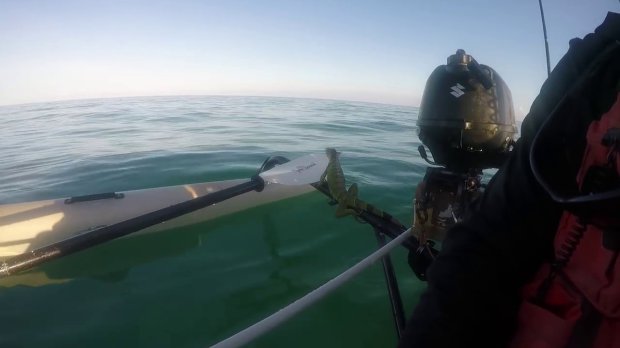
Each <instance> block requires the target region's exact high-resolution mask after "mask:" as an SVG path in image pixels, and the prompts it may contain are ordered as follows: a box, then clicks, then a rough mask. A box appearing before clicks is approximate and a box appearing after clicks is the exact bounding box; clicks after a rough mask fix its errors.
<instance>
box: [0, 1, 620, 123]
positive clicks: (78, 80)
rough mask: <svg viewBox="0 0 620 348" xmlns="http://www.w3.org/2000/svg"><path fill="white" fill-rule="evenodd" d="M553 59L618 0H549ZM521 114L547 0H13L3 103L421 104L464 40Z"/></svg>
mask: <svg viewBox="0 0 620 348" xmlns="http://www.w3.org/2000/svg"><path fill="white" fill-rule="evenodd" d="M543 5H544V9H545V16H546V20H547V30H548V36H549V45H550V53H551V63H552V66H553V65H554V64H555V63H557V61H558V60H559V59H560V58H561V57H562V55H563V54H564V53H565V52H566V50H567V48H568V41H569V40H570V39H571V38H574V37H583V36H584V35H586V34H587V33H589V32H592V31H593V30H594V28H596V26H598V25H599V24H600V23H601V22H602V21H603V19H604V18H605V15H606V13H607V12H608V11H615V12H620V2H619V1H618V0H579V1H578V0H544V1H543ZM459 48H462V49H465V50H466V51H467V52H468V53H470V54H471V55H473V56H474V57H475V58H476V60H478V62H480V63H482V64H487V65H489V66H491V67H493V68H494V69H495V70H496V71H498V72H499V74H500V75H501V76H502V77H503V79H504V80H505V81H506V83H507V84H508V86H509V87H510V89H511V90H512V94H513V99H514V102H515V109H516V113H517V117H519V118H522V117H523V115H524V114H525V113H527V111H528V110H529V107H530V105H531V103H532V101H533V99H534V98H535V97H536V95H537V94H538V91H539V89H540V86H541V84H542V82H543V81H544V80H545V78H546V62H545V52H544V40H543V35H542V25H541V20H540V11H539V7H538V1H537V0H518V1H514V0H512V1H508V0H467V1H463V0H458V1H457V0H442V1H436V0H424V1H420V0H406V1H400V0H378V1H365V0H357V1H346V0H341V1H328V0H306V1H297V0H247V1H242V0H220V1H209V0H203V1H182V0H177V1H160V0H149V1H142V0H136V1H113V0H110V1H89V0H83V1H68V0H57V1H32V0H20V1H16V0H0V105H10V104H20V103H30V102H44V101H54V100H66V99H83V98H105V97H123V96H148V95H257V96H282V97H304V98H327V99H344V100H356V101H368V102H377V103H387V104H398V105H412V106H418V105H419V103H420V99H421V96H422V93H423V90H424V85H425V83H426V79H427V77H428V75H429V74H430V73H431V72H432V71H433V69H434V68H435V67H436V66H438V65H440V64H445V62H446V58H447V57H448V56H449V55H451V54H453V53H454V52H455V51H456V50H457V49H459Z"/></svg>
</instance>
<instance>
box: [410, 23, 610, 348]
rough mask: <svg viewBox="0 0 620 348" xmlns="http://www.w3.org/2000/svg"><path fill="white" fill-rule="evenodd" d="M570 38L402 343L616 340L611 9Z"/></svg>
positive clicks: (437, 264) (435, 267)
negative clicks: (586, 30)
mask: <svg viewBox="0 0 620 348" xmlns="http://www.w3.org/2000/svg"><path fill="white" fill-rule="evenodd" d="M569 46H570V47H569V50H568V52H567V53H566V54H565V55H564V57H563V58H562V59H561V60H560V61H559V62H558V64H557V66H556V67H555V69H554V70H553V72H552V73H551V75H550V76H549V78H548V79H547V80H546V81H545V83H544V84H543V86H542V88H541V91H540V94H539V95H538V97H537V98H536V99H535V101H534V103H533V105H532V107H531V110H530V112H529V114H528V115H527V116H526V118H525V119H524V121H523V123H522V127H521V138H520V139H519V140H518V141H517V143H516V145H515V147H514V149H513V151H512V152H511V154H510V156H509V157H508V159H507V160H506V162H505V163H504V164H503V165H502V167H501V168H500V169H499V171H498V172H497V173H496V175H495V176H494V177H493V179H492V180H491V182H490V183H489V185H488V187H487V188H486V190H485V193H484V195H483V196H482V197H481V199H480V200H479V201H478V203H477V205H476V207H475V208H474V210H475V211H474V213H473V214H472V215H470V216H469V217H468V218H467V219H465V220H464V221H463V222H461V223H459V224H456V225H454V226H453V227H452V228H451V229H450V230H449V231H448V232H447V235H446V239H445V240H444V241H443V246H442V250H441V252H440V254H439V256H438V257H437V258H436V259H435V260H434V262H433V264H432V265H431V266H430V269H429V270H428V274H427V279H428V287H427V289H426V290H425V292H424V293H423V294H422V295H421V297H420V300H419V302H418V304H417V306H416V308H415V309H414V312H413V314H412V316H411V318H410V320H409V322H408V323H407V327H406V329H405V332H404V334H403V336H402V338H401V340H400V342H399V347H416V348H424V347H533V348H537V347H540V348H542V347H595V348H598V347H620V265H618V262H620V261H618V258H617V256H618V254H619V252H620V222H619V221H617V220H618V219H619V218H620V198H619V197H620V179H619V178H620V175H619V173H620V167H619V165H620V162H619V161H618V158H617V157H618V156H620V154H619V152H620V102H619V101H618V100H617V99H618V88H619V86H620V84H619V81H620V14H616V13H609V14H608V15H607V17H606V19H605V20H604V22H603V23H602V24H601V25H600V26H599V27H598V28H597V29H596V30H595V31H594V33H591V34H588V35H587V36H585V37H584V38H583V39H573V40H571V41H570V45H569Z"/></svg>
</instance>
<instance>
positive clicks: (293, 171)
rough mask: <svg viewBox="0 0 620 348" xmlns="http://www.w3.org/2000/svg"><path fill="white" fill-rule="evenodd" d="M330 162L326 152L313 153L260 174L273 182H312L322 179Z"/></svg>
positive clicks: (298, 183)
mask: <svg viewBox="0 0 620 348" xmlns="http://www.w3.org/2000/svg"><path fill="white" fill-rule="evenodd" d="M328 163H329V159H328V158H327V156H326V155H325V154H319V155H317V154H311V155H306V156H303V157H300V158H297V159H294V160H292V161H290V162H286V163H284V164H281V165H279V166H276V167H274V168H272V169H270V170H268V171H266V172H262V173H260V176H261V177H262V178H263V180H265V182H266V183H272V184H282V185H305V184H312V183H315V182H317V181H319V180H320V179H321V175H322V174H323V172H325V169H326V168H327V164H328Z"/></svg>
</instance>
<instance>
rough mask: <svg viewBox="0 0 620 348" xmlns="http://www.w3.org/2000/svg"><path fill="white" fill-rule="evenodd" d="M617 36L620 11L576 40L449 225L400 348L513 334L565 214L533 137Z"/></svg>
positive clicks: (466, 343)
mask: <svg viewBox="0 0 620 348" xmlns="http://www.w3.org/2000/svg"><path fill="white" fill-rule="evenodd" d="M616 38H620V15H618V14H609V15H608V17H607V19H606V20H605V22H604V23H603V24H602V25H601V26H600V27H599V28H598V29H597V30H596V32H595V34H590V35H588V36H586V37H585V38H584V39H583V40H579V39H574V40H571V42H570V49H569V51H568V53H567V54H566V55H565V56H564V57H563V58H562V60H561V61H560V62H559V63H558V64H557V66H556V67H555V69H554V70H553V72H552V74H551V76H550V77H549V78H548V79H547V81H546V82H545V83H544V85H543V87H542V89H541V91H540V94H539V96H538V97H537V98H536V100H535V101H534V103H533V105H532V108H531V110H530V113H529V114H528V116H527V117H526V119H525V120H524V122H523V124H522V127H521V133H522V134H521V138H520V139H519V141H518V142H517V145H516V146H515V149H514V151H513V153H512V154H511V155H510V157H509V159H508V160H507V161H506V163H504V165H503V166H502V168H500V170H499V171H498V172H497V174H496V175H495V176H494V178H493V179H492V180H491V182H490V183H489V186H488V187H487V189H486V191H485V194H484V196H483V198H482V200H481V201H480V203H479V205H478V207H477V209H476V212H474V214H473V215H472V216H471V217H470V218H468V219H466V220H465V221H464V222H463V223H461V224H458V225H456V226H454V227H453V228H452V229H451V230H450V231H448V233H447V236H446V239H445V240H444V242H443V247H442V250H441V253H440V255H439V257H438V258H437V259H436V260H435V262H434V263H433V265H432V266H431V267H430V269H429V272H428V288H427V290H426V291H425V292H424V293H423V295H422V296H421V298H420V301H419V303H418V305H417V307H416V309H415V311H414V313H413V316H412V317H411V320H410V321H409V322H408V324H407V328H406V330H405V334H404V336H403V338H402V339H401V342H400V347H414V348H424V347H470V346H471V347H480V346H492V347H498V346H502V345H505V344H506V343H507V341H508V340H509V339H510V337H511V334H512V332H513V330H514V325H515V319H516V313H517V308H518V305H519V302H520V299H519V289H520V287H521V286H522V285H523V284H524V283H525V282H526V281H527V280H528V279H529V278H530V277H531V276H532V275H533V273H534V272H535V271H536V269H537V268H538V267H539V265H540V264H541V262H542V261H543V260H544V258H545V257H548V256H550V255H551V247H552V240H553V236H554V233H555V230H556V228H557V226H556V224H557V222H558V219H559V216H560V213H561V210H560V208H559V207H558V206H556V205H555V204H553V203H552V202H551V201H550V199H549V198H548V197H547V195H546V194H545V193H544V192H543V190H542V189H541V188H540V186H539V185H538V183H537V182H536V180H535V178H534V176H533V174H532V171H531V168H530V164H529V152H530V145H531V142H532V140H533V137H534V136H535V134H536V132H537V130H538V129H539V128H540V126H541V125H542V122H544V121H545V119H546V118H547V116H549V114H550V113H551V111H552V110H553V108H554V107H555V106H556V104H557V103H558V102H559V101H560V99H561V98H562V97H563V96H564V94H565V93H566V91H567V90H568V89H569V88H570V87H571V86H572V84H573V82H574V81H575V80H576V78H577V76H579V74H580V73H581V72H582V71H583V70H584V69H585V68H586V67H587V65H588V63H589V62H590V61H591V60H592V59H593V58H594V57H595V56H596V54H597V53H598V52H599V51H600V50H601V49H602V48H603V47H605V46H606V45H607V44H608V43H610V42H611V41H612V40H615V39H616ZM549 155H550V156H552V155H554V154H549Z"/></svg>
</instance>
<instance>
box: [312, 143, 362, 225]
mask: <svg viewBox="0 0 620 348" xmlns="http://www.w3.org/2000/svg"><path fill="white" fill-rule="evenodd" d="M325 154H326V155H327V158H328V159H329V164H328V165H327V168H326V169H325V172H324V173H323V175H321V182H325V183H327V187H328V189H329V194H330V195H331V196H332V198H333V199H334V200H335V201H336V202H337V203H338V209H336V217H343V216H347V215H359V212H358V211H357V209H356V208H357V204H356V203H357V184H353V185H351V186H350V187H349V189H348V190H347V187H346V185H345V178H344V173H343V172H342V167H341V166H340V160H339V159H338V156H339V155H340V153H339V152H338V151H336V149H334V148H327V149H325Z"/></svg>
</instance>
